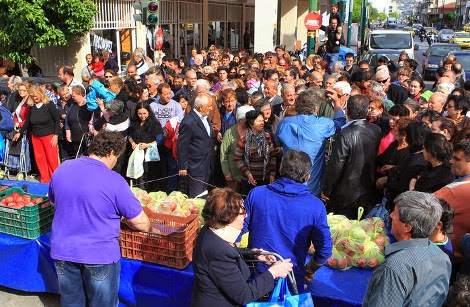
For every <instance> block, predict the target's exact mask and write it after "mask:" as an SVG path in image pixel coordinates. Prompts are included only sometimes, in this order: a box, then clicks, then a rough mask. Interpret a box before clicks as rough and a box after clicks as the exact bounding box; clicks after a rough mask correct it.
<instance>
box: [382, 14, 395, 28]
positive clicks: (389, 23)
mask: <svg viewBox="0 0 470 307" xmlns="http://www.w3.org/2000/svg"><path fill="white" fill-rule="evenodd" d="M396 27H397V19H396V18H393V17H388V18H387V21H386V22H385V28H396Z"/></svg>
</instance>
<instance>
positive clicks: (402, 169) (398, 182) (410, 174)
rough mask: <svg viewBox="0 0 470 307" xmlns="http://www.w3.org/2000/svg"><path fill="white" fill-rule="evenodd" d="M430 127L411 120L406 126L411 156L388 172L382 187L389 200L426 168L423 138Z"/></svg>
mask: <svg viewBox="0 0 470 307" xmlns="http://www.w3.org/2000/svg"><path fill="white" fill-rule="evenodd" d="M430 133H431V129H430V128H429V127H428V126H427V125H426V124H425V123H423V122H418V121H413V122H411V123H410V124H409V125H408V126H407V127H406V141H407V142H408V144H409V147H410V151H411V156H410V158H409V159H407V160H405V161H403V162H402V163H401V164H400V165H399V166H398V167H396V168H394V170H393V171H392V172H390V173H389V175H388V179H387V182H386V183H385V185H384V187H385V190H384V194H385V196H387V198H388V199H389V200H391V201H393V199H394V198H395V197H396V196H397V195H398V194H400V193H403V192H405V191H408V189H409V185H410V181H411V179H413V178H416V177H418V175H419V174H420V173H421V172H422V171H423V170H424V169H425V168H426V166H427V162H426V160H424V154H423V144H424V139H425V138H426V136H427V135H428V134H430Z"/></svg>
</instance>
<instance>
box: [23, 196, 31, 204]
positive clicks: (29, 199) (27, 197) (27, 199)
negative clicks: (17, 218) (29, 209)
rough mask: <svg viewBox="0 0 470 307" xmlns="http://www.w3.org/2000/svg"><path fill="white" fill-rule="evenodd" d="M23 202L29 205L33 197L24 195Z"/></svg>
mask: <svg viewBox="0 0 470 307" xmlns="http://www.w3.org/2000/svg"><path fill="white" fill-rule="evenodd" d="M23 201H24V202H25V203H29V202H30V201H31V196H29V195H23Z"/></svg>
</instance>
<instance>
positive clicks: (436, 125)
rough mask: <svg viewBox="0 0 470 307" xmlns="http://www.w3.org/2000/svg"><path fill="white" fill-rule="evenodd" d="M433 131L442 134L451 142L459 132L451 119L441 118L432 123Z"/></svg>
mask: <svg viewBox="0 0 470 307" xmlns="http://www.w3.org/2000/svg"><path fill="white" fill-rule="evenodd" d="M431 131H432V132H433V133H440V134H442V135H444V136H445V137H446V139H447V140H448V141H449V142H450V141H451V140H452V138H453V137H454V135H455V133H456V132H457V126H456V125H455V124H454V122H453V121H452V120H451V119H449V118H445V117H440V118H438V119H436V120H435V121H433V122H432V124H431Z"/></svg>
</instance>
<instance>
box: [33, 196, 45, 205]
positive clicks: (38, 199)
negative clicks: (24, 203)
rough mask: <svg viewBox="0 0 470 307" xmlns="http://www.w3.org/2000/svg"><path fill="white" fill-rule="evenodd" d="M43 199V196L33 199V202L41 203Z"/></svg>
mask: <svg viewBox="0 0 470 307" xmlns="http://www.w3.org/2000/svg"><path fill="white" fill-rule="evenodd" d="M42 201H43V199H42V198H41V197H39V198H35V199H33V203H35V204H39V203H40V202H42Z"/></svg>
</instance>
